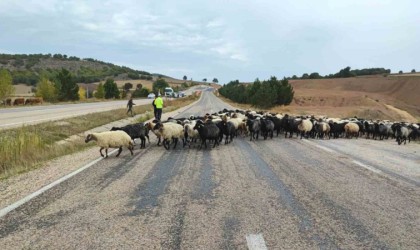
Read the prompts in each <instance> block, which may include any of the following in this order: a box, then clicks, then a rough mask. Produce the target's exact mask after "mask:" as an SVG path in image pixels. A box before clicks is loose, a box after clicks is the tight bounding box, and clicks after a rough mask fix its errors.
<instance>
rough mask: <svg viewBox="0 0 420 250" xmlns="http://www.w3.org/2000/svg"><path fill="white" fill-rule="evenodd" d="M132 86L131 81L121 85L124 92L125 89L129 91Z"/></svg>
mask: <svg viewBox="0 0 420 250" xmlns="http://www.w3.org/2000/svg"><path fill="white" fill-rule="evenodd" d="M132 88H133V84H132V83H130V82H126V83H125V84H124V87H123V89H124V91H125V92H127V91H129V90H130V89H132Z"/></svg>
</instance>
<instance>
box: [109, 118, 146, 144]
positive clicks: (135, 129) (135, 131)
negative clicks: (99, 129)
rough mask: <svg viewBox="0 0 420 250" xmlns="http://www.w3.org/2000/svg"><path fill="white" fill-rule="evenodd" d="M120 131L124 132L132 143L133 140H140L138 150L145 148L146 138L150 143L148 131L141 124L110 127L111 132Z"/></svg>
mask: <svg viewBox="0 0 420 250" xmlns="http://www.w3.org/2000/svg"><path fill="white" fill-rule="evenodd" d="M116 130H122V131H124V132H126V133H127V134H128V135H129V136H130V137H131V139H132V140H133V142H134V139H137V138H139V139H140V140H141V143H140V148H145V147H146V138H147V140H148V141H149V143H150V139H149V129H148V128H147V127H146V126H144V124H143V123H135V124H130V125H126V126H124V127H112V128H111V131H116Z"/></svg>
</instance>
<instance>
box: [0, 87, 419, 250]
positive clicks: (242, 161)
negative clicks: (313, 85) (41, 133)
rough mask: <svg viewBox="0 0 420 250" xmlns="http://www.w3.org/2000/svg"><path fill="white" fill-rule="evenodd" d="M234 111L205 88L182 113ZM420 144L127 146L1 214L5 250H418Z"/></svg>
mask: <svg viewBox="0 0 420 250" xmlns="http://www.w3.org/2000/svg"><path fill="white" fill-rule="evenodd" d="M225 107H226V108H230V107H229V106H228V105H227V104H224V103H222V102H221V101H220V100H219V99H217V98H216V97H214V95H212V94H211V92H205V93H204V96H203V98H202V99H201V100H200V102H199V103H198V104H197V105H196V106H194V107H191V108H189V109H187V110H186V111H185V112H184V113H183V114H182V116H188V115H190V114H195V115H202V114H204V113H206V112H212V111H216V110H220V109H223V108H225ZM419 151H420V146H419V144H415V143H411V144H409V145H406V146H398V145H396V143H395V142H392V141H391V140H389V141H373V140H365V139H357V140H356V139H353V140H347V139H338V140H322V141H321V140H300V139H296V138H293V139H285V138H284V137H283V136H279V137H278V138H276V137H275V138H274V139H268V140H266V141H264V140H259V141H252V142H250V141H249V138H236V139H234V141H233V143H231V144H229V145H221V146H219V147H217V148H215V149H207V150H204V149H203V150H199V149H197V148H196V147H192V148H185V149H182V147H180V146H178V148H177V149H175V150H172V149H171V150H170V151H166V150H165V149H164V148H163V147H157V146H156V141H155V140H153V141H152V142H151V143H150V145H148V146H147V148H146V149H142V150H140V149H138V148H136V150H135V154H134V156H130V155H129V154H128V152H127V151H123V153H122V154H121V156H120V157H119V158H115V157H114V156H111V157H110V158H108V159H105V160H102V161H100V162H98V163H97V164H94V165H93V166H92V167H90V168H88V169H87V170H85V171H84V172H82V173H80V174H78V175H76V176H74V177H73V178H71V179H69V180H67V181H65V182H63V183H62V184H60V185H58V186H56V187H54V188H52V189H50V190H49V191H47V192H45V193H43V194H42V195H40V196H38V197H37V198H35V199H33V200H31V201H30V202H28V203H26V204H24V205H22V206H21V207H19V208H17V209H16V210H14V211H12V212H10V213H9V214H7V215H6V216H4V217H3V218H1V219H0V246H1V249H22V248H24V249H26V248H34V249H247V248H251V249H264V247H267V248H268V249H419V246H420V233H419V232H420V192H419V191H420V189H419V186H420V152H419Z"/></svg>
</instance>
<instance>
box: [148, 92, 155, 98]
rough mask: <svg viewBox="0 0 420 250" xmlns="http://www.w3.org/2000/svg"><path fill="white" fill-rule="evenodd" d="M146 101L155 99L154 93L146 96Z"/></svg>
mask: <svg viewBox="0 0 420 250" xmlns="http://www.w3.org/2000/svg"><path fill="white" fill-rule="evenodd" d="M147 98H148V99H155V94H154V93H150V94H149V95H147Z"/></svg>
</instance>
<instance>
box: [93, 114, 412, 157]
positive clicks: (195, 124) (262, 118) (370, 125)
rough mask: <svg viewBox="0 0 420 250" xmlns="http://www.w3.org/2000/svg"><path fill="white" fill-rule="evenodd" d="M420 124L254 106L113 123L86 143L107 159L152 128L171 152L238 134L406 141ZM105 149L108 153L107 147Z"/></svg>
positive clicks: (142, 145)
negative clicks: (280, 111)
mask: <svg viewBox="0 0 420 250" xmlns="http://www.w3.org/2000/svg"><path fill="white" fill-rule="evenodd" d="M419 127H420V124H419V123H405V122H390V121H370V120H364V119H358V118H350V119H336V118H315V117H313V116H312V117H307V116H297V117H296V116H289V115H287V114H286V115H284V116H283V115H281V114H273V113H263V112H256V111H251V110H247V111H244V110H227V109H224V110H222V111H220V112H217V113H213V114H206V115H205V116H201V117H195V116H190V117H188V118H178V119H175V118H169V119H168V120H167V121H164V122H160V121H156V120H154V121H152V122H147V123H136V124H130V125H127V126H125V127H113V128H112V129H111V131H107V132H102V133H92V134H89V135H87V137H86V139H85V142H86V143H87V142H89V141H91V140H94V141H96V142H97V144H98V146H99V147H100V154H101V156H102V157H108V148H118V149H119V151H118V154H117V157H118V156H119V155H120V153H121V151H122V147H127V148H128V149H129V150H130V152H131V155H133V149H134V145H135V144H134V140H135V139H140V140H141V143H140V148H145V147H146V139H147V140H148V141H149V143H150V139H149V131H152V133H154V134H155V135H156V136H157V138H158V146H159V145H160V144H161V143H162V144H163V146H164V147H165V148H166V149H168V150H169V148H170V144H171V143H173V148H176V146H177V144H178V142H179V141H182V144H183V145H182V146H183V147H185V146H188V147H191V145H194V144H196V143H200V146H199V148H200V149H201V148H202V146H203V145H204V147H205V148H207V142H209V143H213V147H216V146H217V145H219V143H220V142H221V141H222V140H223V138H224V139H225V144H228V143H230V142H232V140H233V139H234V138H235V137H238V136H240V137H244V136H249V138H250V140H251V141H252V140H258V138H259V136H261V137H263V138H264V140H266V139H267V138H273V136H274V134H276V136H279V134H280V133H284V136H285V137H287V136H288V137H289V138H291V137H293V135H294V134H295V135H296V136H300V138H301V139H302V138H303V137H305V138H314V139H315V138H318V139H325V138H328V139H331V137H332V138H334V139H336V138H353V137H356V138H358V137H361V136H365V137H366V139H369V138H372V139H379V140H383V139H388V138H390V137H391V138H393V139H395V140H396V141H397V142H398V144H399V145H400V144H402V143H403V142H404V144H406V143H407V140H408V141H409V142H410V141H411V140H416V139H417V137H418V136H420V130H419ZM103 149H105V156H104V155H103V153H102V150H103Z"/></svg>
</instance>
